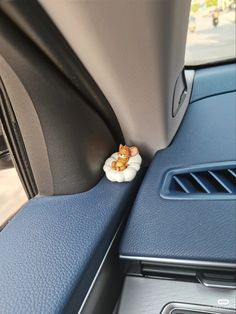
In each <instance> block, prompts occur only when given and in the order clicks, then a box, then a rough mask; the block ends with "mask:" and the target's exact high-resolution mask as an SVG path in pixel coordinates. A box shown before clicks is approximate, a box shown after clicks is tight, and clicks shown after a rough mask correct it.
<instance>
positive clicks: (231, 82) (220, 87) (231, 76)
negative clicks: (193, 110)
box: [191, 64, 236, 102]
mask: <svg viewBox="0 0 236 314" xmlns="http://www.w3.org/2000/svg"><path fill="white" fill-rule="evenodd" d="M235 73H236V64H228V65H222V66H217V67H212V68H206V69H201V70H198V71H196V74H195V78H194V84H193V90H192V96H191V102H193V101H196V100H199V99H202V98H205V97H209V96H214V95H219V94H222V93H229V92H232V91H235V90H236V76H235Z"/></svg>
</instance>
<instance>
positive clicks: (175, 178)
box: [173, 176, 190, 193]
mask: <svg viewBox="0 0 236 314" xmlns="http://www.w3.org/2000/svg"><path fill="white" fill-rule="evenodd" d="M173 179H174V180H175V182H176V183H177V184H178V185H179V186H180V187H181V188H182V190H183V191H184V192H185V193H190V191H189V190H188V188H187V187H186V186H185V185H184V183H183V182H182V181H181V180H180V179H179V178H178V177H177V176H173Z"/></svg>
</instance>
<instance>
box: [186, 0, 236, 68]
mask: <svg viewBox="0 0 236 314" xmlns="http://www.w3.org/2000/svg"><path fill="white" fill-rule="evenodd" d="M235 10H236V0H192V3H191V10H190V16H189V26H188V36H187V44H186V55H185V63H186V65H199V64H204V63H212V62H218V61H222V60H227V59H233V58H235V56H236V51H235V22H236V14H235Z"/></svg>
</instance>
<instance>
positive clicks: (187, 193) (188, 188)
mask: <svg viewBox="0 0 236 314" xmlns="http://www.w3.org/2000/svg"><path fill="white" fill-rule="evenodd" d="M161 196H162V197H164V198H175V199H178V198H179V199H185V198H187V199H204V200H205V199H206V198H210V199H228V198H231V199H232V198H234V199H236V162H230V163H229V162H227V163H217V164H215V163H214V164H207V165H200V166H194V167H191V168H184V169H176V170H171V171H169V172H168V173H167V175H166V176H165V179H164V182H163V186H162V189H161Z"/></svg>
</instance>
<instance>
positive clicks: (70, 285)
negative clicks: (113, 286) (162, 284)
mask: <svg viewBox="0 0 236 314" xmlns="http://www.w3.org/2000/svg"><path fill="white" fill-rule="evenodd" d="M138 182H139V178H137V179H135V181H134V182H132V183H124V184H116V183H111V182H108V180H107V179H105V178H103V179H102V180H101V181H100V182H99V183H98V184H97V186H95V187H94V188H93V189H91V190H90V191H88V192H84V193H80V194H77V195H70V196H54V197H36V198H35V199H32V200H31V201H29V202H28V203H27V204H26V205H25V206H24V207H23V208H22V209H21V211H20V212H19V213H18V214H17V215H16V217H15V218H14V219H13V220H12V221H11V222H10V223H9V224H8V225H7V226H6V227H5V228H4V229H3V231H2V232H1V233H0V252H1V253H0V313H4V314H7V313H12V314H13V313H24V314H26V313H34V314H36V313H44V314H46V313H61V312H63V308H64V307H65V305H66V304H67V303H68V301H70V297H71V295H72V294H73V291H74V289H75V287H77V289H78V287H79V296H78V300H77V302H78V304H81V303H82V301H83V299H84V297H85V294H86V293H87V291H88V289H89V286H90V284H91V282H92V280H93V279H94V276H95V274H96V272H97V270H98V268H99V265H100V263H101V261H102V259H103V257H104V255H105V253H106V251H107V249H108V246H109V244H110V242H111V240H112V238H113V236H114V234H115V232H116V230H117V228H118V226H119V224H120V222H121V219H122V217H123V215H124V214H125V211H127V210H128V206H130V205H131V202H132V200H133V198H134V196H135V192H136V189H137V187H138Z"/></svg>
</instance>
